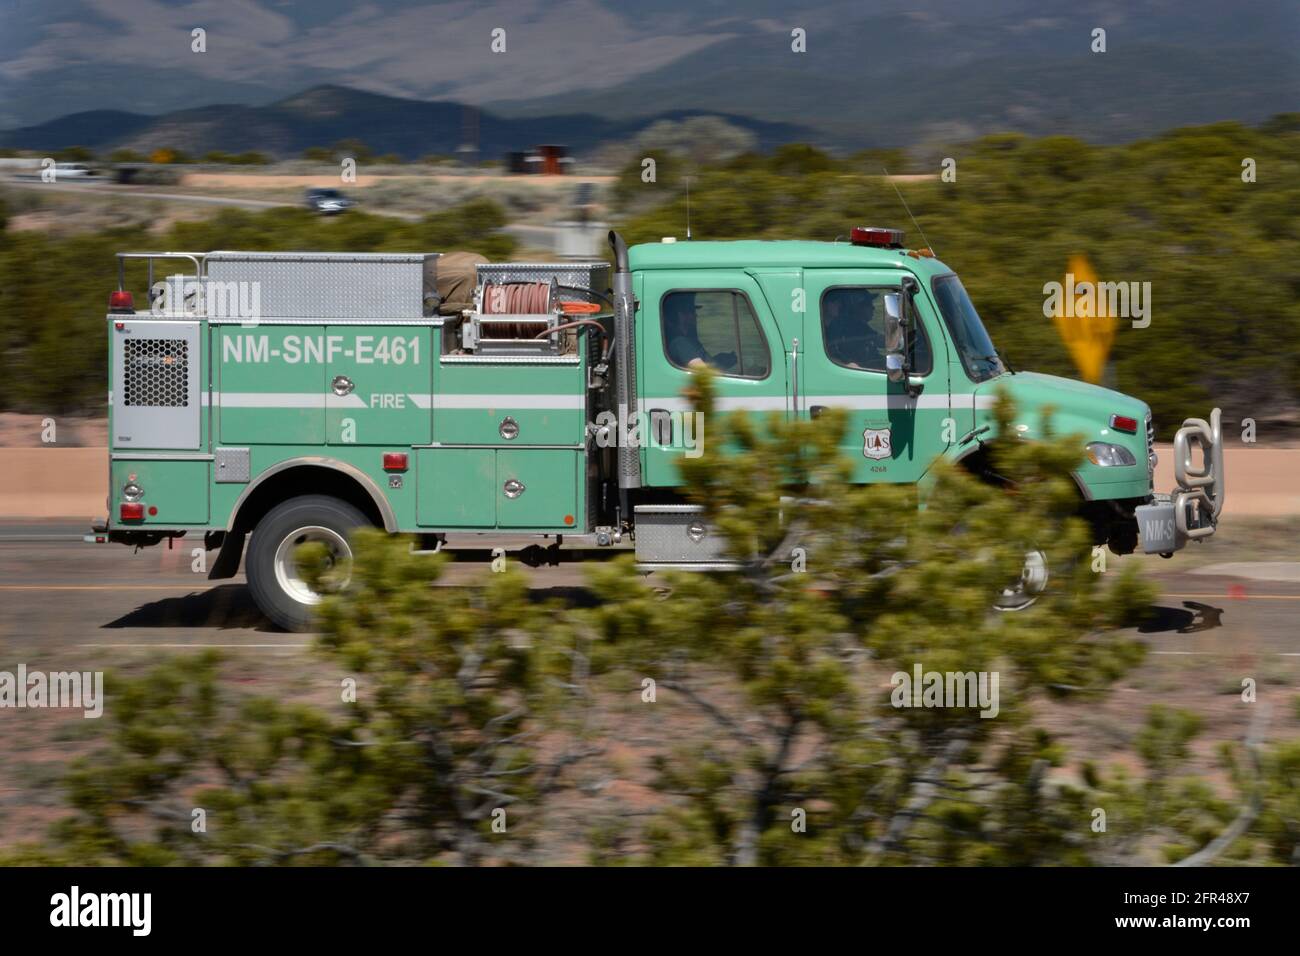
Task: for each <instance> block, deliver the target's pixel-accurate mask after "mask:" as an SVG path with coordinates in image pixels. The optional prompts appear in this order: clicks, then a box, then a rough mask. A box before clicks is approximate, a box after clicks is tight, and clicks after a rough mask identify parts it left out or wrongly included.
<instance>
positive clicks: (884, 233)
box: [849, 226, 903, 249]
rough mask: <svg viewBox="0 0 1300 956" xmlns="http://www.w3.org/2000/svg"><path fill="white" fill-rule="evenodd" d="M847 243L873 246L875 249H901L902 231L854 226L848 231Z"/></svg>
mask: <svg viewBox="0 0 1300 956" xmlns="http://www.w3.org/2000/svg"><path fill="white" fill-rule="evenodd" d="M849 242H851V243H853V244H854V245H855V246H875V247H876V248H877V249H901V248H903V230H901V229H882V228H880V227H879V226H854V227H853V228H852V229H850V230H849Z"/></svg>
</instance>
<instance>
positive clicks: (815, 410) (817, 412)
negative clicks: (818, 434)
mask: <svg viewBox="0 0 1300 956" xmlns="http://www.w3.org/2000/svg"><path fill="white" fill-rule="evenodd" d="M824 411H826V406H825V405H813V406H812V407H810V408H809V409H808V415H809V417H810V418H819V417H820V416H821V413H822V412H824Z"/></svg>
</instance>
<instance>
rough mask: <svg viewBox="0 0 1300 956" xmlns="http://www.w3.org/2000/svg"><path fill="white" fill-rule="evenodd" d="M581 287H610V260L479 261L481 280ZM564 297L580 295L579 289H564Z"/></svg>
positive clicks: (603, 289)
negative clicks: (553, 283) (577, 291)
mask: <svg viewBox="0 0 1300 956" xmlns="http://www.w3.org/2000/svg"><path fill="white" fill-rule="evenodd" d="M552 279H554V280H555V281H556V282H558V283H559V284H560V285H567V286H573V287H574V288H578V289H595V290H596V291H597V292H601V293H604V292H607V291H608V290H609V263H608V262H602V261H592V262H482V263H479V265H478V281H479V284H480V285H482V284H483V283H484V282H549V281H550V280H552ZM560 298H561V299H572V298H579V296H577V294H576V293H572V292H566V291H565V290H564V289H561V290H560Z"/></svg>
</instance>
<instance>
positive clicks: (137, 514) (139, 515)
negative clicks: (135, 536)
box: [117, 501, 144, 521]
mask: <svg viewBox="0 0 1300 956" xmlns="http://www.w3.org/2000/svg"><path fill="white" fill-rule="evenodd" d="M117 513H118V515H119V516H120V517H121V519H122V520H123V521H143V520H144V505H142V504H141V503H140V502H138V501H124V502H122V504H121V507H120V508H119V509H118V512H117Z"/></svg>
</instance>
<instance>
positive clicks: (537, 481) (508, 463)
mask: <svg viewBox="0 0 1300 956" xmlns="http://www.w3.org/2000/svg"><path fill="white" fill-rule="evenodd" d="M581 461H582V458H581V456H580V455H579V453H578V452H576V451H570V450H569V449H561V448H518V449H516V448H510V449H505V448H502V449H500V450H498V451H497V473H496V489H495V490H496V503H497V504H496V508H497V526H498V527H501V528H534V529H538V530H548V531H549V530H554V531H565V530H570V531H571V530H575V529H576V528H577V527H578V526H579V525H580V523H581V522H579V520H578V503H579V495H578V487H579V470H578V466H579V464H580V462H581Z"/></svg>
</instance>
